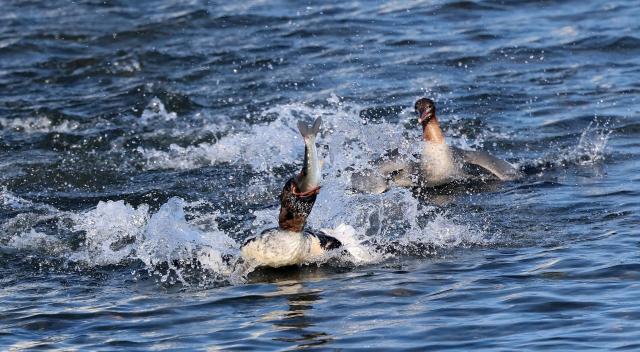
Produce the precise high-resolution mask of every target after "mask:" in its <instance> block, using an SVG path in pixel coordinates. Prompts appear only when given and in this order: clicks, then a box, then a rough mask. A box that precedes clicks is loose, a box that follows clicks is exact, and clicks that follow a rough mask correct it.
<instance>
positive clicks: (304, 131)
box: [298, 117, 322, 139]
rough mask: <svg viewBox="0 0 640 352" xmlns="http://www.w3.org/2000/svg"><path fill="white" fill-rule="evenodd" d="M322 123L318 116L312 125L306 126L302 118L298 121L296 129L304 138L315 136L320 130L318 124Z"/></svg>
mask: <svg viewBox="0 0 640 352" xmlns="http://www.w3.org/2000/svg"><path fill="white" fill-rule="evenodd" d="M321 124H322V118H320V117H318V118H317V119H316V120H315V121H314V122H313V125H312V126H308V125H307V124H306V123H304V122H303V121H302V120H300V121H298V130H300V134H301V135H302V137H303V138H304V139H307V138H309V137H315V136H316V135H317V134H318V132H320V125H321Z"/></svg>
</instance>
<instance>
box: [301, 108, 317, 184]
mask: <svg viewBox="0 0 640 352" xmlns="http://www.w3.org/2000/svg"><path fill="white" fill-rule="evenodd" d="M321 124H322V119H321V118H320V117H318V118H317V119H316V120H315V121H314V123H313V125H312V126H307V124H305V123H304V122H302V121H299V122H298V129H299V130H300V134H301V135H302V138H303V139H304V164H303V166H302V171H301V172H300V174H299V175H298V177H296V186H297V188H298V189H297V191H298V192H300V193H307V192H311V191H315V190H317V189H318V188H319V187H320V179H321V168H322V165H321V162H320V159H319V158H318V148H317V146H316V136H317V135H318V132H320V125H321Z"/></svg>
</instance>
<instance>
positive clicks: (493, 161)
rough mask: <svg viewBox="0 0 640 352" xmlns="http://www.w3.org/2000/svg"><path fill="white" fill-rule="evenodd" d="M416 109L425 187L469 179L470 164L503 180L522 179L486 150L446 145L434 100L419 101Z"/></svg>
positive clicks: (506, 164) (508, 165)
mask: <svg viewBox="0 0 640 352" xmlns="http://www.w3.org/2000/svg"><path fill="white" fill-rule="evenodd" d="M414 108H415V111H416V113H417V114H418V115H419V118H418V122H419V123H420V124H421V125H422V137H423V139H424V147H423V150H422V157H421V162H420V169H421V171H422V178H423V182H424V183H425V186H427V187H433V186H438V185H442V184H445V183H449V182H451V181H453V180H455V179H460V178H465V177H468V176H469V174H468V173H467V172H466V171H465V169H467V168H468V167H469V166H470V165H475V166H479V167H480V168H482V169H484V170H486V171H488V172H489V173H490V174H492V175H493V176H495V177H497V178H498V179H499V180H501V181H512V180H515V179H518V178H519V177H520V176H521V175H520V172H519V171H518V170H517V169H516V168H515V167H513V166H512V165H511V164H509V163H508V162H506V161H504V160H501V159H498V158H496V157H494V156H492V155H491V154H489V153H487V152H485V151H475V150H464V149H460V148H455V147H451V146H449V145H447V144H446V142H445V139H444V134H443V133H442V129H441V128H440V123H439V122H438V118H437V117H436V105H435V103H434V102H433V100H431V99H428V98H422V99H419V100H418V101H416V103H415V106H414Z"/></svg>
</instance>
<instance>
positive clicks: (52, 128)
mask: <svg viewBox="0 0 640 352" xmlns="http://www.w3.org/2000/svg"><path fill="white" fill-rule="evenodd" d="M0 127H2V128H3V129H11V130H15V131H18V132H23V133H29V134H30V133H48V132H59V133H69V132H72V131H74V130H76V129H78V127H80V124H79V123H78V122H76V121H70V120H63V121H62V122H60V123H58V124H54V123H53V121H51V120H50V119H49V118H48V117H46V116H36V117H24V118H13V119H7V118H5V117H0Z"/></svg>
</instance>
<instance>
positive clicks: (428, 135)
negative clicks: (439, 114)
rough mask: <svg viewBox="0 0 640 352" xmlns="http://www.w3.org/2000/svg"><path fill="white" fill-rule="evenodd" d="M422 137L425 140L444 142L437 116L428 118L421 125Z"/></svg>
mask: <svg viewBox="0 0 640 352" xmlns="http://www.w3.org/2000/svg"><path fill="white" fill-rule="evenodd" d="M422 137H423V138H424V140H425V141H427V142H432V143H437V144H444V143H445V142H444V134H442V129H441V128H440V123H439V122H438V118H436V117H435V116H434V117H432V118H430V119H429V121H427V123H425V124H423V125H422Z"/></svg>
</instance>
